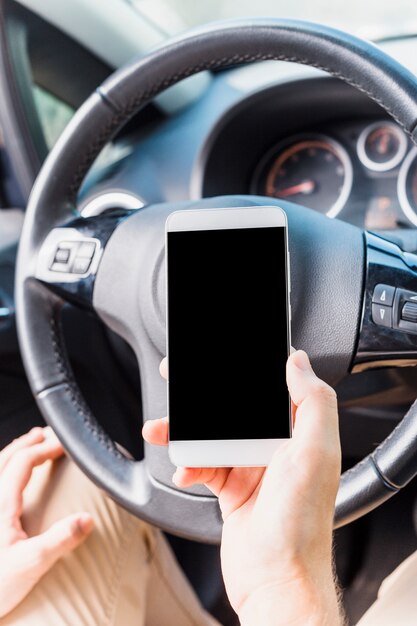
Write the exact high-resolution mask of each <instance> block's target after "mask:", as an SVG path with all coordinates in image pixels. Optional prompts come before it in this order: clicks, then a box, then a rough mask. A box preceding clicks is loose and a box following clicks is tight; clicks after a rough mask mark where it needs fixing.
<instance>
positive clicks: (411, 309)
mask: <svg viewBox="0 0 417 626" xmlns="http://www.w3.org/2000/svg"><path fill="white" fill-rule="evenodd" d="M401 319H402V320H405V321H406V322H412V323H413V324H417V302H406V303H405V304H404V306H403V310H402V311H401Z"/></svg>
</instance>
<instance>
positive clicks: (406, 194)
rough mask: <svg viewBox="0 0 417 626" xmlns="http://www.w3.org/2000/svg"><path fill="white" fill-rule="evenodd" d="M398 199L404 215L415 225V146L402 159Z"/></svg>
mask: <svg viewBox="0 0 417 626" xmlns="http://www.w3.org/2000/svg"><path fill="white" fill-rule="evenodd" d="M398 200H399V202H400V205H401V208H402V210H403V212H404V215H405V216H406V217H407V218H408V219H409V220H410V222H411V223H412V224H414V225H415V226H417V148H413V149H412V150H411V151H410V152H409V153H408V154H407V156H406V158H405V159H404V163H403V164H402V165H401V169H400V173H399V175H398Z"/></svg>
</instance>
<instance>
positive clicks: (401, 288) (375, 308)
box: [352, 233, 417, 372]
mask: <svg viewBox="0 0 417 626" xmlns="http://www.w3.org/2000/svg"><path fill="white" fill-rule="evenodd" d="M365 238H366V275H365V288H364V302H363V312H362V322H361V329H360V334H359V341H358V348H357V352H356V356H355V359H354V363H353V368H352V370H353V372H358V371H363V370H365V369H371V368H375V367H385V366H397V367H405V366H409V365H417V255H415V254H411V253H409V252H403V251H402V250H401V249H400V248H399V247H398V246H397V245H396V244H394V243H392V242H390V241H387V240H386V239H384V238H383V237H380V236H377V235H375V234H373V233H365Z"/></svg>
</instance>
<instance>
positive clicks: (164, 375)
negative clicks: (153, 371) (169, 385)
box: [159, 357, 168, 380]
mask: <svg viewBox="0 0 417 626" xmlns="http://www.w3.org/2000/svg"><path fill="white" fill-rule="evenodd" d="M159 373H160V374H161V376H162V378H165V380H168V360H167V358H166V357H164V358H163V359H162V361H161V364H160V366H159Z"/></svg>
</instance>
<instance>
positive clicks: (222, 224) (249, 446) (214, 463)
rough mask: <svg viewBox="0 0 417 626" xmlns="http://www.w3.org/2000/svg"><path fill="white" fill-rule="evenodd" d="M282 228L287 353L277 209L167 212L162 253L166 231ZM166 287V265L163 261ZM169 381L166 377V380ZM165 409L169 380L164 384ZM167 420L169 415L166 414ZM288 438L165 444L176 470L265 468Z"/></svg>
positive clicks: (281, 216)
mask: <svg viewBox="0 0 417 626" xmlns="http://www.w3.org/2000/svg"><path fill="white" fill-rule="evenodd" d="M274 226H275V227H276V226H281V227H285V233H286V268H287V276H286V282H287V320H288V324H287V335H288V350H290V346H291V307H290V290H291V287H290V285H291V283H290V265H289V253H288V223H287V216H286V214H285V212H284V211H283V210H282V209H281V208H279V207H271V206H262V207H259V206H258V207H253V208H252V207H245V208H224V209H197V210H188V211H175V212H173V213H171V214H170V215H169V216H168V218H167V220H166V226H165V237H166V241H165V251H166V252H165V254H166V255H167V250H168V246H167V237H168V233H169V232H178V231H190V230H224V229H231V228H233V229H234V228H265V227H274ZM165 261H166V268H167V272H166V275H167V285H168V262H167V258H166V259H165ZM166 302H167V357H168V363H169V354H168V326H169V325H168V318H169V311H168V308H169V303H168V294H166ZM168 378H169V377H168ZM167 393H168V407H169V381H168V385H167ZM168 417H169V415H168ZM288 420H289V430H290V437H291V434H292V424H291V414H290V413H289V415H288ZM287 441H289V439H227V440H217V439H216V440H202V441H196V440H191V441H169V445H168V452H169V457H170V459H171V461H172V463H174V464H175V465H177V466H180V467H236V466H264V465H268V464H269V462H270V460H271V457H272V455H273V453H274V452H275V450H276V449H277V448H278V447H280V446H281V445H283V444H285V442H287Z"/></svg>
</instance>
